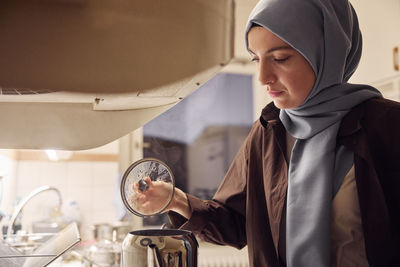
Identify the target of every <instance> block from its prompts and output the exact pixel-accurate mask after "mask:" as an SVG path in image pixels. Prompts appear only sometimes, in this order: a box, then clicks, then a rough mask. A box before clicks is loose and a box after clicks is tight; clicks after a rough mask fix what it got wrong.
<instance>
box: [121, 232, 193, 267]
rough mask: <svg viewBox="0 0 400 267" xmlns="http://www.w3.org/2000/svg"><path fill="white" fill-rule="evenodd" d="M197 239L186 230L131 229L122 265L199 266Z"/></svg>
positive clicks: (134, 266) (145, 266) (138, 266)
mask: <svg viewBox="0 0 400 267" xmlns="http://www.w3.org/2000/svg"><path fill="white" fill-rule="evenodd" d="M197 249H198V243H197V241H196V238H195V237H194V235H193V233H191V232H189V231H185V230H172V229H148V230H139V231H133V232H130V233H129V234H128V235H127V236H126V237H125V239H124V241H123V243H122V256H121V267H150V266H151V267H153V266H157V267H158V266H159V267H197Z"/></svg>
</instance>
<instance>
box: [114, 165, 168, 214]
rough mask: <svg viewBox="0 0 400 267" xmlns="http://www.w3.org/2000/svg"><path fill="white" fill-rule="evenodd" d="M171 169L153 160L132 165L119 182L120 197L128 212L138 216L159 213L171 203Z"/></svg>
mask: <svg viewBox="0 0 400 267" xmlns="http://www.w3.org/2000/svg"><path fill="white" fill-rule="evenodd" d="M174 185H175V182H174V177H173V174H172V171H171V169H170V168H169V167H168V166H167V165H166V164H165V163H164V162H162V161H160V160H158V159H155V158H145V159H142V160H139V161H137V162H135V163H133V164H132V165H131V166H130V167H129V168H128V169H127V170H126V172H125V174H124V176H123V177H122V181H121V196H122V200H123V202H124V204H125V206H126V207H127V208H128V210H129V211H130V212H132V213H133V214H135V215H138V216H149V215H154V214H158V213H161V212H162V211H163V210H164V209H165V208H166V207H167V206H168V204H169V203H170V202H171V199H172V197H173V193H174Z"/></svg>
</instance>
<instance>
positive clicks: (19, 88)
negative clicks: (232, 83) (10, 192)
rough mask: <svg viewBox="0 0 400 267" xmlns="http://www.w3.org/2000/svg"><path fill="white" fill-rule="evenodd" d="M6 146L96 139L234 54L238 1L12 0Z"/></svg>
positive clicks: (125, 127)
mask: <svg viewBox="0 0 400 267" xmlns="http://www.w3.org/2000/svg"><path fill="white" fill-rule="evenodd" d="M0 24H1V27H0V36H1V42H0V58H2V64H0V124H1V127H2V131H0V148H32V149H48V148H53V149H64V150H80V149H89V148H94V147H97V146H100V145H104V144H106V143H108V142H111V141H113V140H115V139H117V138H119V137H121V136H123V135H125V134H128V133H129V132H131V131H133V130H134V129H136V128H138V127H140V126H142V125H143V124H145V123H146V122H148V121H149V120H151V119H152V118H154V117H155V116H157V115H159V114H161V113H162V112H164V111H165V110H167V109H168V108H170V107H172V106H173V105H175V104H176V103H178V102H179V101H180V100H181V99H183V98H184V97H186V96H187V95H188V94H190V93H191V92H193V91H194V90H195V89H196V88H198V87H199V86H201V85H202V84H204V83H205V82H206V81H207V80H209V79H210V78H211V77H212V76H214V75H215V74H216V73H217V72H218V71H219V70H220V69H221V68H222V67H223V66H224V65H226V64H227V63H228V62H229V60H230V59H231V58H232V56H233V45H232V43H233V2H232V0H198V1H197V0H171V1H161V0H159V1H139V0H115V1H108V0H5V1H2V2H1V4H0Z"/></svg>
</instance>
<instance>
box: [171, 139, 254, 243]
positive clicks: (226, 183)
mask: <svg viewBox="0 0 400 267" xmlns="http://www.w3.org/2000/svg"><path fill="white" fill-rule="evenodd" d="M248 140H249V136H248V137H247V139H246V141H245V142H244V144H243V145H242V147H241V148H240V150H239V152H238V153H237V154H236V156H235V159H234V160H233V162H232V164H231V166H230V168H229V170H228V172H227V173H226V175H225V177H224V180H223V181H222V183H221V184H220V186H219V188H218V190H217V192H216V194H215V195H214V197H213V199H212V200H201V199H199V198H197V197H195V196H193V195H190V194H187V197H188V201H189V205H190V209H191V211H192V215H191V217H190V218H189V219H188V220H186V219H185V218H184V217H182V216H180V215H179V214H177V213H174V212H169V213H168V216H169V218H170V221H171V223H172V224H173V226H174V227H179V228H180V229H185V230H190V231H192V232H194V233H195V234H196V235H198V236H199V237H200V238H201V239H203V240H205V241H207V242H211V243H215V244H219V245H230V246H233V247H236V248H242V247H244V246H245V245H246V230H245V228H246V220H245V216H246V180H247V158H248V157H247V156H246V154H247V143H248Z"/></svg>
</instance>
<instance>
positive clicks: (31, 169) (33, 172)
mask: <svg viewBox="0 0 400 267" xmlns="http://www.w3.org/2000/svg"><path fill="white" fill-rule="evenodd" d="M36 153H37V155H39V153H43V151H36ZM75 153H77V154H79V153H85V154H86V155H87V154H92V155H93V157H95V158H96V155H98V156H101V155H104V154H107V155H109V156H111V159H108V160H106V161H101V159H97V160H100V161H97V160H96V161H87V160H82V159H81V160H79V159H78V160H74V159H72V160H69V161H58V162H54V161H49V160H46V159H43V158H41V157H38V159H37V160H35V159H22V160H18V159H16V160H14V161H15V173H14V177H13V178H12V179H13V180H14V181H15V183H14V187H15V188H14V190H15V192H14V195H13V197H11V198H12V199H14V204H15V203H16V200H18V199H21V198H24V197H26V196H27V195H28V194H29V193H30V192H31V191H32V190H34V189H36V188H38V187H40V186H43V185H50V186H54V187H56V188H57V189H59V190H60V192H61V195H62V198H63V201H64V203H67V202H69V201H76V202H77V203H78V205H79V207H80V211H81V235H82V237H83V238H91V232H90V227H89V226H90V225H92V224H94V223H101V222H113V221H117V219H118V218H117V214H116V209H115V207H114V205H113V201H114V198H119V197H120V196H119V166H118V157H117V155H118V141H115V142H113V143H110V144H108V145H106V146H103V147H100V148H98V149H93V150H88V151H81V152H75ZM112 156H114V157H112ZM8 193H9V192H8ZM9 198H10V197H9ZM57 203H58V197H57V194H55V192H54V191H45V192H42V193H40V194H38V195H37V196H35V197H34V198H32V200H31V201H29V202H28V204H27V205H26V206H25V208H24V210H23V213H22V224H23V229H26V230H30V226H31V223H32V222H34V221H38V220H43V219H45V218H46V217H47V216H48V213H49V208H51V207H54V206H56V205H57ZM10 208H11V207H9V208H8V210H11V209H10Z"/></svg>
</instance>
